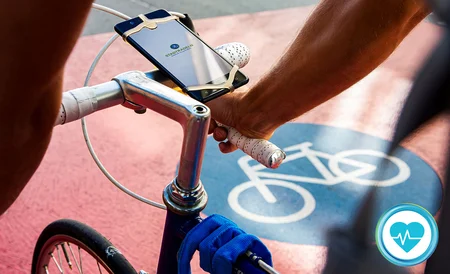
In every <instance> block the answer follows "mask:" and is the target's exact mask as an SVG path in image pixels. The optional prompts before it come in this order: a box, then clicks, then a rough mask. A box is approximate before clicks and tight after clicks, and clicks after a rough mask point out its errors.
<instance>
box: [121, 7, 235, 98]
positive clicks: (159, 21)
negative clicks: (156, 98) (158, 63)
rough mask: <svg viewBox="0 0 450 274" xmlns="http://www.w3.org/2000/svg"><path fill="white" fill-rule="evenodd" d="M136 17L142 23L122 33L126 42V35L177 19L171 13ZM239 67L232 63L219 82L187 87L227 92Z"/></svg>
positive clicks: (192, 89)
mask: <svg viewBox="0 0 450 274" xmlns="http://www.w3.org/2000/svg"><path fill="white" fill-rule="evenodd" d="M138 17H139V18H140V19H141V20H142V23H140V24H139V25H137V26H136V27H134V28H132V29H129V30H127V31H126V32H124V33H123V35H122V39H123V40H124V41H125V42H127V38H128V36H130V35H132V34H134V33H136V32H139V31H141V30H142V29H144V28H148V29H150V30H154V29H156V28H157V27H158V24H163V23H167V22H169V21H172V20H178V17H177V16H174V15H171V16H167V17H163V18H155V19H148V18H147V17H146V16H145V15H144V14H139V15H138ZM238 70H239V67H238V66H236V65H234V66H233V68H232V69H231V71H230V73H229V74H228V79H227V80H226V81H225V82H224V83H221V84H205V85H200V86H192V87H187V90H188V91H201V90H216V89H226V90H227V92H233V91H234V89H235V88H234V86H233V81H234V78H235V76H236V73H237V72H238Z"/></svg>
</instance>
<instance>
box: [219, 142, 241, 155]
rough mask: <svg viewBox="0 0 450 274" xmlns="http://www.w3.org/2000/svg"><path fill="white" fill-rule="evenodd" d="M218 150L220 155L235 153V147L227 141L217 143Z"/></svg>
mask: <svg viewBox="0 0 450 274" xmlns="http://www.w3.org/2000/svg"><path fill="white" fill-rule="evenodd" d="M219 149H220V151H221V152H222V153H230V152H233V151H235V150H236V149H237V147H236V146H235V145H233V144H232V143H230V141H227V142H221V143H219Z"/></svg>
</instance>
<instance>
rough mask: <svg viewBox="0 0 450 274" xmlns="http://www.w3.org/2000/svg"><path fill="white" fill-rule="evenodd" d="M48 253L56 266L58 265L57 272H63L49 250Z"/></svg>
mask: <svg viewBox="0 0 450 274" xmlns="http://www.w3.org/2000/svg"><path fill="white" fill-rule="evenodd" d="M48 255H50V257H51V258H52V260H53V262H55V264H56V267H58V270H59V273H61V274H63V273H64V272H63V271H62V269H61V267H60V266H59V264H58V262H57V261H56V258H55V256H53V253H52V252H50V253H49V254H48Z"/></svg>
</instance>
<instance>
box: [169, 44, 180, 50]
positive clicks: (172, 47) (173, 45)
mask: <svg viewBox="0 0 450 274" xmlns="http://www.w3.org/2000/svg"><path fill="white" fill-rule="evenodd" d="M179 47H180V45H178V44H172V45H170V48H171V49H177V48H179Z"/></svg>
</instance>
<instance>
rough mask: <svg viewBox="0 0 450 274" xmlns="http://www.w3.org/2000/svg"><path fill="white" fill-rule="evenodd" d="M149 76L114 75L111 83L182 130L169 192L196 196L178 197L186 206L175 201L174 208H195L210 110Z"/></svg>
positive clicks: (127, 98) (201, 196)
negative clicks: (177, 160)
mask: <svg viewBox="0 0 450 274" xmlns="http://www.w3.org/2000/svg"><path fill="white" fill-rule="evenodd" d="M149 74H150V75H151V73H147V75H146V74H144V73H143V72H140V71H130V72H126V73H123V74H120V75H118V76H117V77H115V78H114V80H116V81H117V82H118V83H119V84H120V86H121V88H122V91H123V93H124V97H125V100H127V101H130V102H133V103H134V104H137V105H141V106H144V107H146V108H149V109H152V110H154V111H156V112H158V113H160V114H162V115H164V116H166V117H168V118H170V119H172V120H174V121H176V122H178V123H179V124H180V125H181V126H182V128H183V133H184V138H183V144H182V148H181V157H180V166H179V169H178V175H177V178H176V181H174V182H173V183H172V185H173V187H172V190H173V189H175V190H177V189H179V190H180V191H181V192H187V193H190V192H195V193H197V194H198V196H197V195H195V196H192V195H189V194H188V195H185V193H184V194H182V195H179V196H189V202H186V203H185V201H184V199H176V204H179V205H180V206H185V207H191V206H192V205H193V204H195V202H193V201H192V199H193V198H196V197H198V198H203V196H204V194H203V193H204V191H203V188H202V187H201V185H200V172H201V166H202V161H203V154H204V149H205V144H206V138H207V136H208V127H209V122H210V116H211V114H210V110H209V108H208V107H207V106H206V105H204V104H202V103H199V102H198V101H196V100H194V99H192V98H190V97H189V96H186V95H183V94H181V93H178V92H176V91H174V90H173V89H171V88H169V87H167V86H165V85H163V84H160V83H158V82H156V81H155V80H158V79H155V78H157V77H158V74H157V73H153V74H152V75H153V77H152V78H153V79H155V80H152V79H150V78H149V77H148V76H149ZM166 84H167V83H166ZM199 188H201V191H199ZM205 197H206V196H205ZM205 205H206V203H205Z"/></svg>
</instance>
